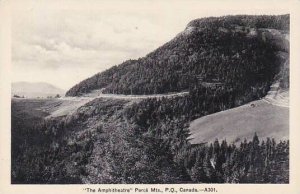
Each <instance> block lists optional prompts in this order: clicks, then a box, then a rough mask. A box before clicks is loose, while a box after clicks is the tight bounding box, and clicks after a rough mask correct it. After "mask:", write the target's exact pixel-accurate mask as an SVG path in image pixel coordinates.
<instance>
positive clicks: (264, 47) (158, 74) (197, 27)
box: [66, 15, 289, 96]
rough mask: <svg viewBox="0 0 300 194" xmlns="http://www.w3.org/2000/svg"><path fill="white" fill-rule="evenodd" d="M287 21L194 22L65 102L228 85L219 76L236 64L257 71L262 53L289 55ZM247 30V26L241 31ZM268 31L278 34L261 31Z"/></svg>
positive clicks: (100, 75) (77, 90)
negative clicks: (98, 93)
mask: <svg viewBox="0 0 300 194" xmlns="http://www.w3.org/2000/svg"><path fill="white" fill-rule="evenodd" d="M251 18H254V19H252V20H251ZM261 18H265V22H258V21H260V20H261ZM288 18H289V16H288V15H281V16H243V15H241V16H225V17H210V18H204V19H197V20H193V21H191V22H190V23H189V24H188V25H187V27H186V28H185V30H184V31H183V32H181V33H179V34H178V35H177V36H176V37H175V38H174V39H172V40H171V41H169V42H167V43H165V44H164V45H162V46H161V47H159V48H157V49H155V50H154V51H152V52H150V53H149V54H147V55H146V56H145V57H142V58H139V59H137V60H128V61H125V62H124V63H122V64H120V65H118V66H113V67H112V68H110V69H108V70H106V71H104V72H100V73H97V74H96V75H94V76H92V77H90V78H88V79H86V80H83V81H82V82H80V83H78V84H76V85H75V86H74V87H72V88H71V89H69V90H68V91H67V93H66V96H80V95H82V94H84V93H88V92H91V91H92V90H94V89H102V88H105V89H104V92H105V93H117V94H162V93H168V92H181V91H183V90H189V89H190V88H191V87H197V86H195V85H197V84H199V83H201V82H202V83H206V82H208V83H211V82H219V81H223V82H224V81H225V82H226V81H227V82H228V78H227V77H226V75H224V74H226V73H227V74H232V73H233V72H229V71H230V69H228V68H231V69H232V68H241V66H240V65H239V64H240V63H243V61H246V62H247V61H248V60H250V59H249V58H254V59H255V58H257V60H256V61H255V63H254V65H253V66H255V65H256V66H257V65H259V64H257V63H259V61H258V60H265V59H264V58H265V57H264V56H263V55H265V54H266V53H262V52H266V51H267V52H269V54H272V52H274V51H275V50H278V51H283V52H288V50H289V44H288V43H287V42H286V41H285V39H284V38H285V34H286V31H288V26H289V25H288V24H289V22H287V19H288ZM248 20H249V21H248ZM268 23H271V24H269V25H267V24H268ZM246 24H249V26H240V25H246ZM258 27H259V29H258ZM262 27H264V28H262ZM267 27H269V28H270V27H272V28H277V30H274V29H265V28H267ZM239 42H242V45H240V44H239ZM266 42H268V44H266ZM247 43H248V46H247V45H245V44H247ZM259 49H260V50H259ZM268 50H269V51H268ZM271 50H273V51H271ZM267 57H269V58H270V56H267ZM232 60H234V61H232ZM268 60H269V59H268ZM273 60H274V61H276V60H277V59H273ZM252 63H253V62H252ZM225 65H226V66H227V65H229V66H231V67H228V68H226V67H224V66H225ZM218 68H219V70H218ZM253 68H259V67H253ZM237 71H243V70H241V69H237ZM248 71H249V72H248V73H250V74H254V73H256V72H253V71H252V70H248ZM257 71H259V70H257ZM146 72H147V73H146ZM238 73H240V72H238ZM241 73H243V72H241ZM258 73H260V72H258ZM220 74H221V75H220ZM241 76H243V75H241ZM254 76H255V75H254ZM256 78H257V79H259V77H258V76H256ZM201 79H202V80H201ZM199 80H200V81H199ZM214 80H217V81H214ZM196 82H197V83H196ZM191 83H192V84H191ZM226 84H228V83H226ZM229 85H230V84H229Z"/></svg>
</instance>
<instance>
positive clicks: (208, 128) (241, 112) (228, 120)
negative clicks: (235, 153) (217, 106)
mask: <svg viewBox="0 0 300 194" xmlns="http://www.w3.org/2000/svg"><path fill="white" fill-rule="evenodd" d="M189 129H190V132H191V136H190V137H189V139H190V141H191V143H192V144H197V143H203V142H213V141H214V140H215V139H216V138H218V139H219V140H223V139H226V140H227V142H230V143H231V142H240V141H243V140H244V139H245V138H246V139H248V140H250V139H252V137H253V134H254V133H255V132H256V133H257V134H258V136H259V137H260V138H261V139H264V138H266V137H270V138H274V139H275V140H278V141H279V140H282V139H289V109H288V108H284V107H279V106H274V105H272V104H268V103H266V102H264V101H262V100H258V101H254V102H251V103H249V104H246V105H243V106H240V107H237V108H233V109H230V110H227V111H222V112H218V113H215V114H211V115H208V116H204V117H202V118H199V119H196V120H194V121H192V122H191V124H190V128H189Z"/></svg>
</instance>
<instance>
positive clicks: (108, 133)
mask: <svg viewBox="0 0 300 194" xmlns="http://www.w3.org/2000/svg"><path fill="white" fill-rule="evenodd" d="M175 100H176V101H177V102H179V101H178V100H179V99H178V98H174V99H171V100H169V99H161V100H142V101H140V102H136V103H133V104H131V102H129V101H126V100H108V99H106V100H105V99H96V100H94V101H93V102H90V103H88V104H86V105H85V106H83V107H81V108H80V109H79V110H78V111H77V112H76V114H73V115H71V116H67V117H63V118H55V119H51V120H43V119H41V118H36V119H35V120H33V119H32V118H26V116H27V114H26V113H22V114H20V115H19V116H20V117H19V118H17V117H18V114H16V113H13V115H16V116H13V117H12V119H13V122H12V124H13V125H12V135H13V137H14V138H13V139H12V149H13V152H12V153H13V155H12V183H40V184H45V183H50V184H51V183H52V184H64V183H65V184H70V183H71V184H72V183H73V184H78V183H288V182H289V142H288V141H282V142H275V140H274V139H264V140H259V139H258V137H257V135H256V134H254V137H253V139H252V140H244V141H242V142H241V143H240V144H234V143H230V142H226V140H221V141H220V142H219V141H218V140H216V141H215V142H213V143H211V144H205V143H204V144H198V145H195V144H194V145H192V144H190V143H189V141H188V136H189V131H188V129H187V125H188V122H187V121H188V120H189V119H188V117H189V111H185V112H183V111H182V112H181V113H180V111H179V110H180V109H181V108H185V110H188V108H187V107H184V105H183V107H181V106H180V105H179V104H174V105H175V106H173V107H172V106H169V105H170V104H169V103H174V102H175ZM130 104H131V105H130ZM12 106H13V110H14V111H16V112H20V111H21V112H22V110H23V109H22V110H21V108H22V107H19V106H18V104H17V103H16V104H15V103H13V105H12ZM176 107H177V108H176ZM154 109H156V111H154ZM135 111H136V114H133V112H135ZM151 112H152V114H151ZM154 113H155V114H154ZM149 114H150V115H149ZM185 114H186V115H185ZM21 115H22V116H21ZM24 115H25V117H24ZM37 115H38V114H37ZM16 120H17V121H19V122H16ZM95 121H96V122H95Z"/></svg>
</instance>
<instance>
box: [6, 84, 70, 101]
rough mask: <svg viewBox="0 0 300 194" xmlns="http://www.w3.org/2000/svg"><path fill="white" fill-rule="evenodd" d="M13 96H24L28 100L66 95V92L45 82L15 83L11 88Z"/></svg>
mask: <svg viewBox="0 0 300 194" xmlns="http://www.w3.org/2000/svg"><path fill="white" fill-rule="evenodd" d="M11 87H12V88H11V90H12V91H11V93H12V95H17V96H21V97H22V96H24V97H26V98H37V97H41V98H46V97H48V96H51V97H54V96H55V95H57V94H59V95H60V96H62V95H64V93H65V91H64V90H62V89H60V88H58V87H56V86H53V85H51V84H49V83H45V82H15V83H12V86H11Z"/></svg>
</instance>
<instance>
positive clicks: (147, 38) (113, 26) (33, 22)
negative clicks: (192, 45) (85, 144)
mask: <svg viewBox="0 0 300 194" xmlns="http://www.w3.org/2000/svg"><path fill="white" fill-rule="evenodd" d="M115 3H116V2H115ZM135 6H138V5H135V4H132V6H129V7H128V9H119V8H118V5H117V4H116V5H115V6H114V8H111V9H85V8H83V9H78V8H77V9H65V8H64V9H59V8H56V9H53V8H51V9H50V8H49V9H47V7H43V8H40V7H38V6H32V7H28V8H27V9H22V10H18V11H17V12H14V15H13V17H12V64H13V78H12V79H13V80H12V81H14V82H15V81H29V82H48V83H51V84H53V85H55V86H58V87H60V88H62V89H68V88H70V87H71V86H73V85H74V84H76V83H78V82H79V81H81V80H83V79H86V78H88V77H90V76H92V75H94V74H96V73H98V72H100V71H103V70H105V69H107V68H109V67H111V66H113V65H117V64H120V63H121V62H123V61H126V60H128V59H137V58H139V57H143V56H145V55H146V54H147V53H149V52H151V51H153V50H154V49H156V48H157V47H159V46H161V45H162V44H164V43H165V42H167V41H169V40H171V39H172V38H173V37H174V36H176V34H178V33H179V32H181V31H182V30H184V28H185V27H186V25H187V23H188V22H189V21H191V20H193V19H196V18H201V17H206V16H219V15H228V14H262V13H264V14H283V13H287V12H286V11H285V10H278V9H277V10H276V11H274V10H248V11H245V10H243V9H241V10H227V9H224V10H218V11H216V10H209V9H206V8H205V6H200V5H197V6H199V7H198V8H197V7H196V5H194V6H193V5H190V7H189V6H186V7H180V6H177V7H176V8H174V7H172V6H159V5H157V6H153V7H147V8H145V7H144V8H139V9H137V8H136V7H135ZM195 7H196V8H195Z"/></svg>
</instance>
